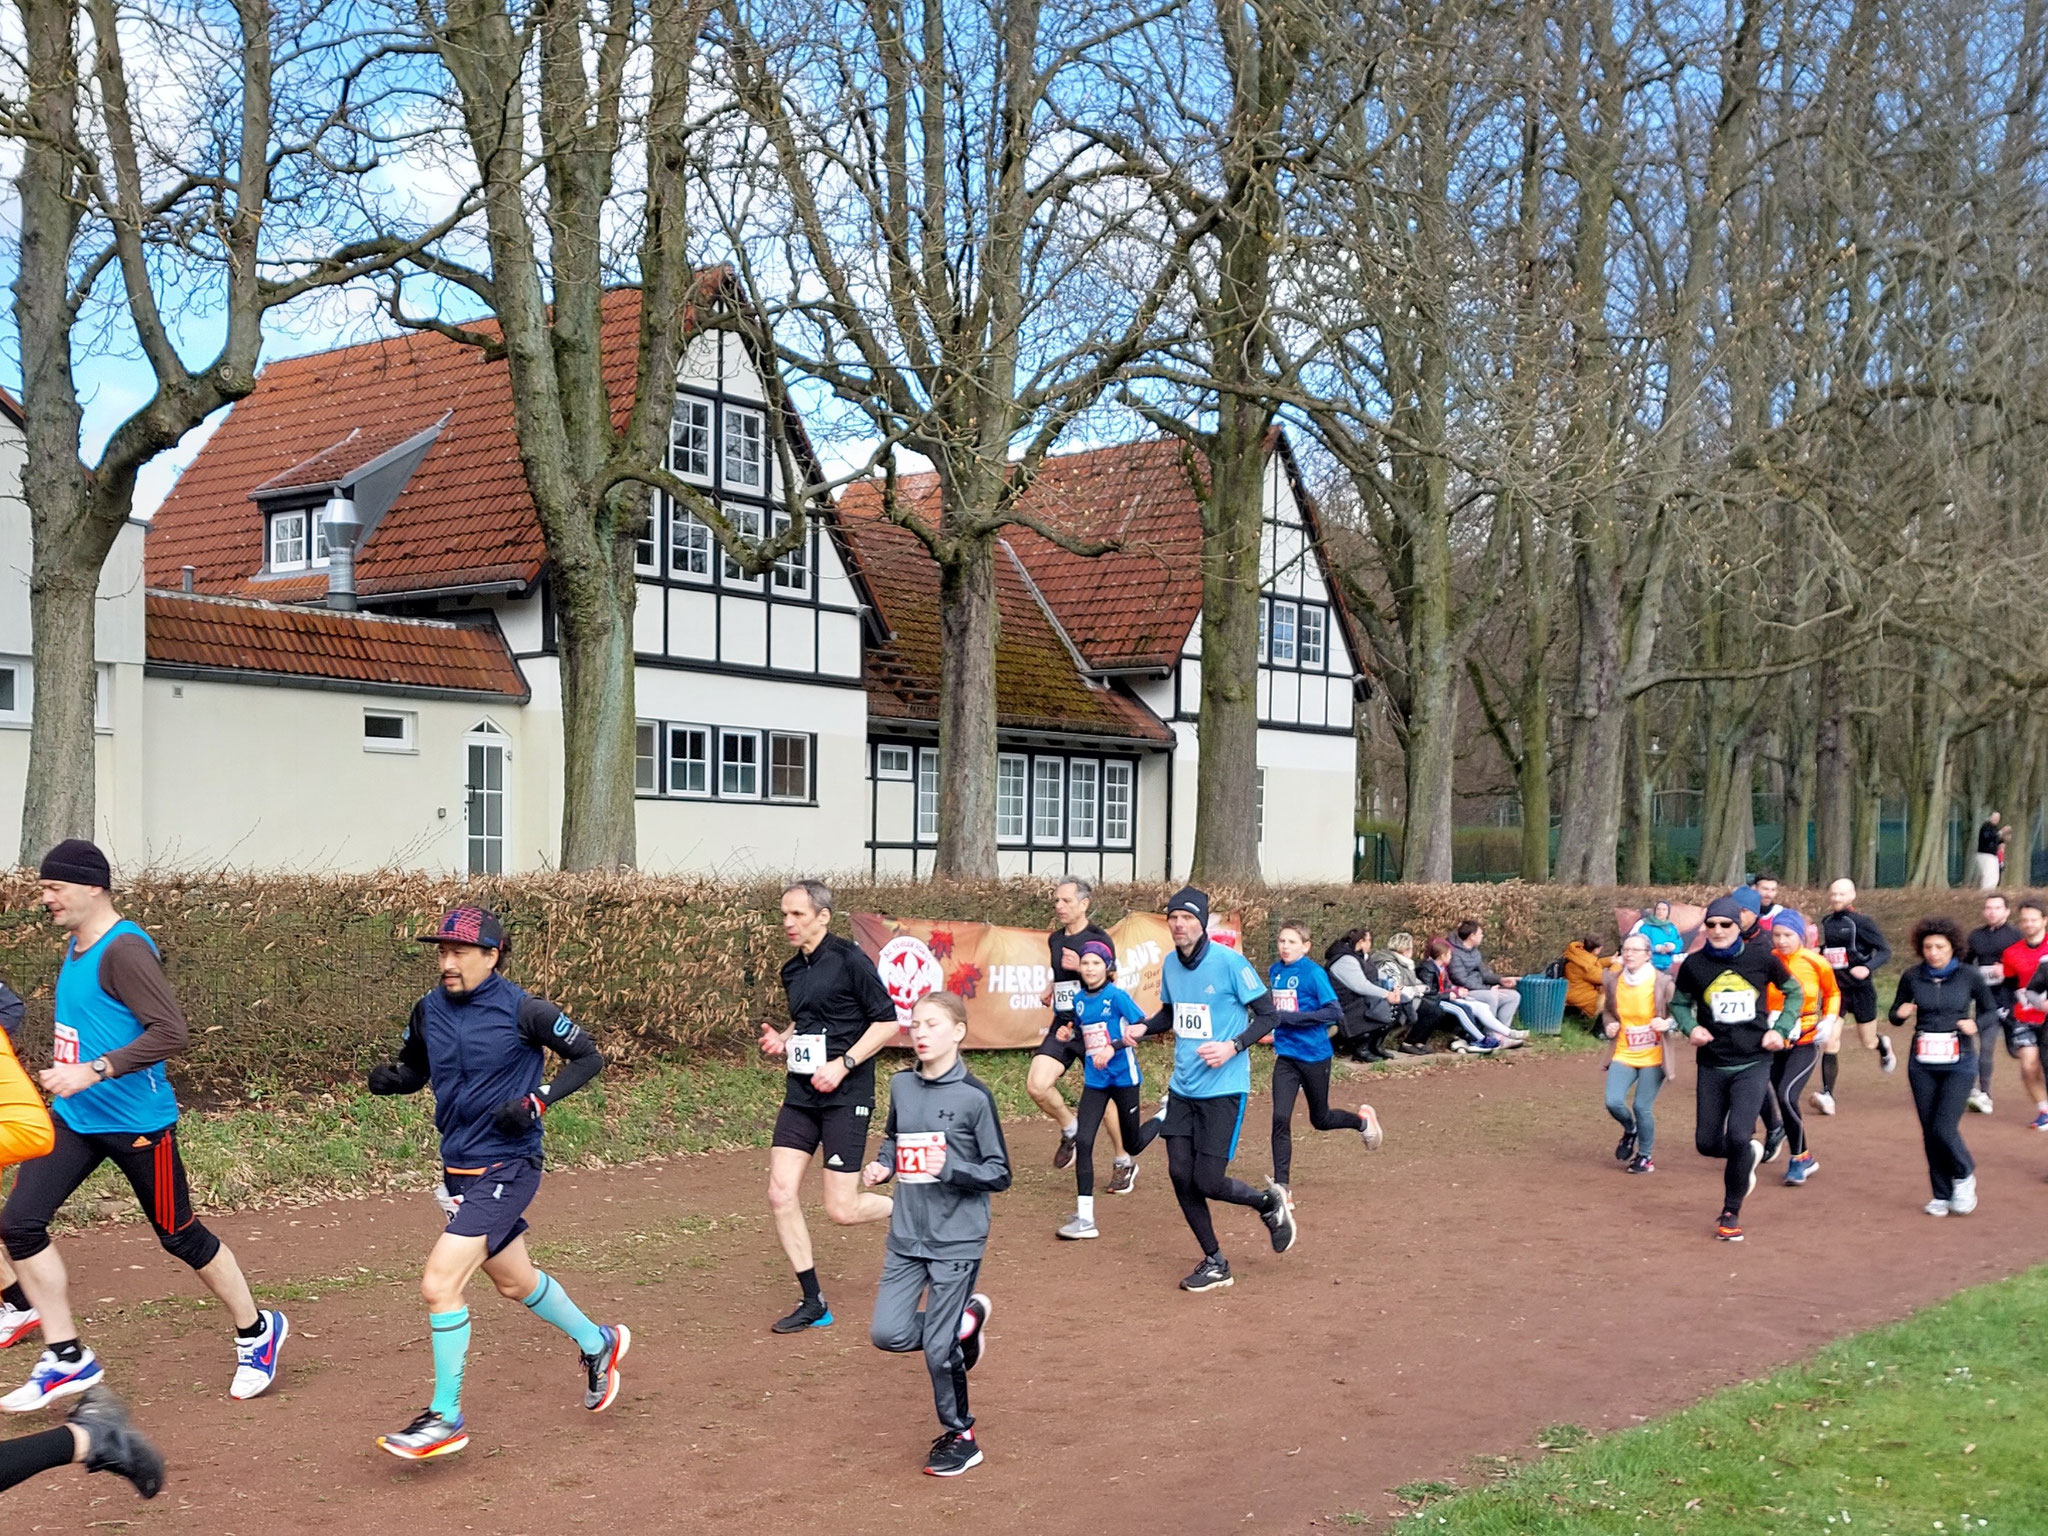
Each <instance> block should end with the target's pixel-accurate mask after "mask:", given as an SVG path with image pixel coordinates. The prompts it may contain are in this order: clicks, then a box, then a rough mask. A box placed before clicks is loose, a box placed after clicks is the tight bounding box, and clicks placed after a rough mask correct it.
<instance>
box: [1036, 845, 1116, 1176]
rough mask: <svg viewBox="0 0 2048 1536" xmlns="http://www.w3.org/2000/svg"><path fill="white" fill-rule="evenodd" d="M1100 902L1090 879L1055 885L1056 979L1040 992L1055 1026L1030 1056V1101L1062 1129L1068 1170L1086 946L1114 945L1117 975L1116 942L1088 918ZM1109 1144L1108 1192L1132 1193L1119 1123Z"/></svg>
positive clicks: (1050, 938)
mask: <svg viewBox="0 0 2048 1536" xmlns="http://www.w3.org/2000/svg"><path fill="white" fill-rule="evenodd" d="M1094 904H1095V887H1093V886H1092V885H1090V884H1089V883H1088V882H1087V881H1086V880H1082V879H1079V878H1078V877H1076V876H1072V875H1069V876H1068V877H1067V878H1066V879H1064V880H1062V881H1060V883H1059V884H1058V885H1056V886H1054V887H1053V891H1052V910H1053V916H1055V917H1057V918H1058V919H1059V924H1058V926H1057V927H1055V928H1054V929H1053V931H1052V932H1051V933H1049V934H1047V935H1046V948H1047V950H1048V951H1049V955H1050V959H1051V962H1052V967H1051V968H1052V980H1050V981H1048V982H1047V983H1046V984H1045V991H1044V992H1042V993H1041V994H1039V999H1038V1000H1039V1001H1040V1002H1041V1003H1043V1004H1045V1005H1046V1006H1047V1007H1049V1008H1051V1009H1052V1023H1051V1025H1049V1026H1048V1027H1047V1029H1046V1031H1045V1038H1044V1039H1043V1040H1041V1041H1039V1043H1038V1049H1037V1050H1036V1051H1034V1052H1032V1055H1031V1072H1030V1075H1029V1077H1027V1078H1026V1079H1025V1084H1024V1086H1025V1088H1026V1090H1027V1091H1028V1092H1029V1093H1030V1095H1031V1102H1032V1103H1034V1104H1036V1105H1037V1106H1038V1107H1039V1108H1040V1109H1042V1110H1044V1111H1045V1114H1046V1118H1047V1119H1049V1120H1051V1121H1052V1123H1053V1124H1054V1125H1057V1126H1058V1127H1059V1128H1060V1144H1059V1146H1058V1147H1056V1148H1055V1149H1054V1150H1053V1154H1052V1165H1053V1167H1055V1168H1068V1167H1071V1166H1073V1162H1074V1152H1075V1147H1074V1136H1075V1133H1076V1130H1077V1128H1078V1125H1079V1122H1078V1121H1077V1120H1076V1119H1075V1118H1074V1116H1073V1114H1071V1113H1070V1112H1069V1111H1068V1109H1067V1101H1066V1098H1065V1096H1063V1095H1062V1094H1061V1093H1060V1087H1059V1084H1060V1079H1061V1078H1062V1077H1065V1076H1066V1075H1067V1068H1069V1067H1071V1066H1072V1065H1073V1064H1074V1063H1075V1062H1076V1061H1078V1060H1079V1059H1080V1057H1081V1047H1080V1045H1079V1044H1078V1043H1076V1041H1075V1039H1074V1030H1073V1022H1074V993H1075V991H1076V990H1077V989H1078V988H1079V987H1080V985H1081V982H1080V975H1081V964H1080V960H1081V946H1082V945H1084V944H1088V943H1096V944H1107V945H1108V946H1109V953H1110V962H1109V973H1110V975H1111V976H1112V977H1114V976H1115V975H1116V940H1114V939H1112V938H1111V937H1110V936H1109V934H1108V933H1107V932H1106V931H1105V930H1103V929H1101V928H1098V927H1097V926H1096V925H1095V923H1094V921H1093V920H1092V919H1091V918H1090V917H1089V915H1088V913H1089V909H1090V908H1091V907H1093V906H1094ZM1109 1139H1110V1143H1111V1144H1112V1145H1113V1146H1114V1147H1115V1148H1116V1170H1115V1172H1113V1173H1112V1174H1111V1175H1110V1180H1109V1192H1110V1193H1111V1194H1113V1195H1127V1194H1129V1193H1130V1192H1131V1185H1130V1181H1131V1180H1132V1179H1133V1178H1135V1177H1136V1176H1137V1175H1136V1174H1135V1173H1134V1172H1132V1171H1131V1170H1132V1166H1133V1165H1132V1163H1131V1160H1130V1158H1129V1156H1128V1155H1127V1154H1126V1153H1125V1151H1124V1142H1123V1137H1122V1135H1121V1133H1120V1132H1119V1130H1118V1128H1117V1126H1116V1124H1115V1122H1113V1121H1112V1122H1111V1124H1110V1127H1109Z"/></svg>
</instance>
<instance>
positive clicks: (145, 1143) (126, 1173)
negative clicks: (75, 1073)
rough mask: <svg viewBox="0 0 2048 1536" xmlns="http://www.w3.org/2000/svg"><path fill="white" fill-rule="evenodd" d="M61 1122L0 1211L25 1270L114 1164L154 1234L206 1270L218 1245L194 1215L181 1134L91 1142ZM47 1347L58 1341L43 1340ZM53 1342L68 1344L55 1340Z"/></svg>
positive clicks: (0, 1237)
mask: <svg viewBox="0 0 2048 1536" xmlns="http://www.w3.org/2000/svg"><path fill="white" fill-rule="evenodd" d="M51 1118H52V1119H53V1120H55V1121H56V1128H57V1144H56V1146H55V1147H54V1148H52V1149H51V1150H50V1151H49V1152H48V1153H46V1154H45V1155H44V1156H42V1157H37V1158H31V1159H30V1160H29V1161H28V1162H25V1163H23V1164H22V1165H21V1171H20V1172H19V1173H17V1174H16V1175H15V1179H14V1193H13V1194H11V1195H9V1196H8V1197H7V1204H6V1205H5V1207H0V1241H4V1242H5V1243H6V1246H7V1257H8V1258H10V1259H12V1260H13V1261H14V1262H15V1263H17V1264H19V1263H20V1262H21V1261H22V1260H23V1259H32V1258H34V1257H35V1256H36V1255H37V1254H39V1253H41V1252H42V1251H43V1250H44V1249H45V1248H47V1247H49V1246H50V1218H51V1217H52V1216H55V1215H56V1214H57V1211H58V1209H59V1207H61V1206H62V1205H63V1204H64V1202H65V1201H66V1200H69V1199H70V1198H71V1196H72V1195H73V1194H74V1193H75V1192H76V1191H77V1189H78V1186H79V1185H81V1184H83V1183H84V1182H85V1181H86V1180H87V1179H89V1178H91V1177H92V1175H93V1172H94V1170H96V1169H97V1168H98V1167H99V1165H100V1164H101V1163H104V1162H109V1161H111V1162H112V1163H113V1164H114V1166H115V1167H116V1168H119V1169H120V1170H121V1173H122V1176H123V1177H125V1178H126V1179H127V1180H128V1187H129V1188H130V1189H132V1190H134V1191H135V1198H136V1199H137V1200H138V1201H139V1202H140V1203H141V1205H142V1214H143V1215H144V1216H147V1217H148V1218H149V1224H150V1225H151V1226H152V1227H154V1228H156V1240H157V1241H158V1242H159V1243H161V1244H163V1246H164V1251H165V1252H166V1253H168V1254H170V1255H171V1256H172V1257H173V1258H176V1259H182V1260H183V1261H184V1262H185V1263H187V1264H189V1265H191V1266H192V1268H194V1269H204V1268H206V1266H207V1265H209V1264H211V1263H212V1262H213V1260H214V1256H215V1255H216V1254H218V1253H219V1252H220V1239H219V1238H217V1237H215V1236H214V1235H213V1234H212V1233H211V1232H209V1231H208V1230H207V1229H206V1225H205V1223H203V1222H201V1221H200V1220H199V1218H198V1217H196V1216H194V1215H193V1214H192V1194H191V1191H190V1190H189V1189H188V1188H187V1187H186V1183H185V1161H184V1159H183V1158H181V1157H179V1155H178V1131H177V1127H176V1126H169V1127H167V1128H165V1129H164V1130H161V1131H150V1132H147V1133H145V1134H143V1135H140V1136H132V1135H127V1134H122V1135H119V1136H85V1135H81V1134H80V1133H79V1132H77V1131H74V1130H73V1129H71V1127H70V1126H68V1125H66V1124H65V1123H64V1121H63V1119H62V1117H60V1116H52V1117H51ZM44 1342H45V1343H49V1342H52V1341H50V1340H45V1341H44ZM54 1342H57V1343H62V1342H63V1341H62V1340H61V1339H60V1340H56V1341H54Z"/></svg>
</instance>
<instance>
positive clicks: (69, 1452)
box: [0, 1424, 78, 1488]
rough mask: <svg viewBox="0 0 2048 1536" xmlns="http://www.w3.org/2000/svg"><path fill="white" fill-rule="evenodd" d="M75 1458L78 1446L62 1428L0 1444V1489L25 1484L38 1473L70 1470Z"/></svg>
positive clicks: (2, 1441)
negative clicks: (63, 1468) (58, 1469)
mask: <svg viewBox="0 0 2048 1536" xmlns="http://www.w3.org/2000/svg"><path fill="white" fill-rule="evenodd" d="M77 1455H78V1442H77V1440H75V1439H74V1438H73V1437H72V1434H71V1431H70V1430H68V1429H66V1428H65V1427H64V1426H63V1425H61V1424H60V1425H58V1426H57V1427H56V1428H55V1429H46V1430H43V1431H42V1432H41V1433H40V1434H34V1435H23V1436H21V1437H20V1438H19V1439H16V1440H0V1488H12V1487H13V1486H14V1485H15V1484H16V1483H25V1482H27V1481H28V1480H29V1479H30V1478H32V1477H34V1476H35V1475H36V1474H37V1473H38V1472H48V1471H51V1470H53V1469H54V1468H57V1467H64V1466H69V1465H70V1464H71V1462H72V1460H73V1459H74V1458H75V1457H76V1456H77Z"/></svg>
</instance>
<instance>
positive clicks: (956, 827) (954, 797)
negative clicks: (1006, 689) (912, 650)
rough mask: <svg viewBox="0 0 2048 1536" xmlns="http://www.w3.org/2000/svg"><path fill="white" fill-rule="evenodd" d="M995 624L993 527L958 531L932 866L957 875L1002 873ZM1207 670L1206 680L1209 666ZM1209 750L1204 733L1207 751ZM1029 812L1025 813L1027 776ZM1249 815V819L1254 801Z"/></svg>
mask: <svg viewBox="0 0 2048 1536" xmlns="http://www.w3.org/2000/svg"><path fill="white" fill-rule="evenodd" d="M1255 621H1256V619H1255ZM998 626H999V620H998V616H997V610H996V538H995V535H994V534H992V533H983V534H975V535H971V536H961V537H959V538H957V539H956V540H955V541H954V542H953V543H952V545H951V546H950V547H949V549H948V552H947V558H945V559H942V560H941V561H940V563H939V640H940V646H941V652H940V657H939V848H938V856H937V858H936V860H935V861H934V864H933V873H934V874H937V875H940V876H944V877H949V878H952V879H959V880H981V879H988V878H991V877H993V876H994V875H995V874H996V873H997V865H996V642H997V639H998ZM1253 645H1254V647H1255V648H1256V646H1257V641H1256V640H1254V641H1253ZM1203 677H1204V679H1205V686H1206V679H1207V677H1208V671H1207V669H1206V668H1204V669H1203ZM1208 750H1209V742H1208V738H1207V735H1206V733H1205V734H1204V737H1203V741H1202V751H1203V755H1204V756H1206V755H1207V754H1208ZM1024 815H1025V818H1026V820H1027V821H1028V820H1029V818H1030V815H1031V786H1030V785H1029V784H1028V783H1027V784H1026V785H1025V787H1024ZM1245 815H1246V818H1247V820H1249V818H1250V815H1251V807H1250V806H1249V805H1247V806H1246V807H1245Z"/></svg>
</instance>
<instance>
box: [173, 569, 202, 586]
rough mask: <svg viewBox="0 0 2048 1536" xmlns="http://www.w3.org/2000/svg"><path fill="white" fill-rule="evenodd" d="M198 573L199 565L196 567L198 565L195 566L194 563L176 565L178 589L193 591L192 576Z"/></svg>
mask: <svg viewBox="0 0 2048 1536" xmlns="http://www.w3.org/2000/svg"><path fill="white" fill-rule="evenodd" d="M198 574H199V567H198V566H196V565H181V566H179V567H178V586H179V589H180V590H182V591H185V592H190V591H193V590H194V587H193V578H194V577H196V576H197V575H198Z"/></svg>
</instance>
